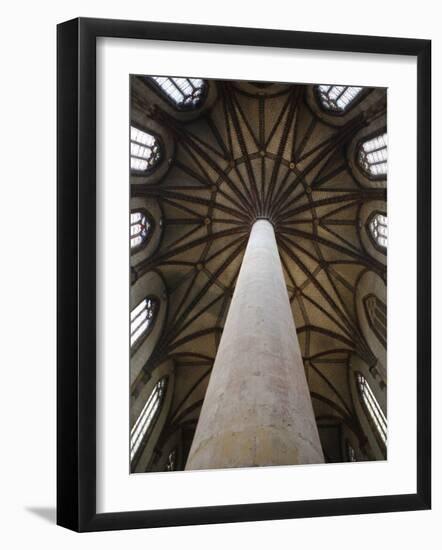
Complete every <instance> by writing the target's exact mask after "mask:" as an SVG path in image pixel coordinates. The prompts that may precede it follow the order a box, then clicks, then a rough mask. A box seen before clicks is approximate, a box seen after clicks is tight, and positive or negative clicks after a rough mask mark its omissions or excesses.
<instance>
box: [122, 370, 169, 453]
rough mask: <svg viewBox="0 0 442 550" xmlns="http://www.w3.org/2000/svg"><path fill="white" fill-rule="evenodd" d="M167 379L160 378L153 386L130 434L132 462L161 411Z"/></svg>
mask: <svg viewBox="0 0 442 550" xmlns="http://www.w3.org/2000/svg"><path fill="white" fill-rule="evenodd" d="M166 386H167V378H166V377H163V378H161V379H160V380H159V381H158V382H157V383H156V385H155V387H154V389H153V391H152V393H151V394H150V395H149V398H148V399H147V401H146V404H145V405H144V407H143V409H142V411H141V413H140V416H139V417H138V419H137V421H136V422H135V424H134V426H133V428H132V430H131V432H130V459H131V460H133V458H134V456H135V455H136V454H137V452H138V450H139V449H140V447H141V444H142V442H143V440H145V438H146V436H147V435H148V432H150V431H151V429H152V428H153V425H154V423H155V420H156V419H157V418H158V415H159V413H160V411H161V405H162V403H163V401H164V396H165V393H166Z"/></svg>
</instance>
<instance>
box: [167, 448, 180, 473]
mask: <svg viewBox="0 0 442 550" xmlns="http://www.w3.org/2000/svg"><path fill="white" fill-rule="evenodd" d="M176 459H177V451H176V449H173V451H170V453H169V454H168V456H167V463H166V467H165V471H166V472H173V471H174V470H176V462H177V460H176Z"/></svg>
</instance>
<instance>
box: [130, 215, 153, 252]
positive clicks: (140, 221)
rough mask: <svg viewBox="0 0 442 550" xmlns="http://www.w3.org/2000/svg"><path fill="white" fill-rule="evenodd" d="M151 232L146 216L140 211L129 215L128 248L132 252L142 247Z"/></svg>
mask: <svg viewBox="0 0 442 550" xmlns="http://www.w3.org/2000/svg"><path fill="white" fill-rule="evenodd" d="M151 230H152V227H151V223H150V221H149V219H148V216H147V215H146V214H145V213H144V212H142V211H136V212H131V213H130V248H131V250H134V249H136V248H139V247H140V246H141V245H143V244H144V243H145V242H146V241H147V238H148V237H149V234H150V231H151Z"/></svg>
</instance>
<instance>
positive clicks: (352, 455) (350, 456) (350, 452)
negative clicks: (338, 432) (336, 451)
mask: <svg viewBox="0 0 442 550" xmlns="http://www.w3.org/2000/svg"><path fill="white" fill-rule="evenodd" d="M346 448H347V460H348V461H349V462H357V459H356V451H355V450H354V448H353V447H352V446H351V445H350V443H349V442H348V441H347V444H346Z"/></svg>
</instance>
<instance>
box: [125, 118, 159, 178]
mask: <svg viewBox="0 0 442 550" xmlns="http://www.w3.org/2000/svg"><path fill="white" fill-rule="evenodd" d="M160 159H161V147H160V144H159V141H158V140H157V138H156V137H155V136H153V135H152V134H149V133H148V132H145V131H143V130H139V129H138V128H135V126H131V127H130V167H131V170H132V171H133V172H136V173H146V172H150V171H152V170H153V169H154V168H155V167H156V166H157V164H158V163H159V161H160Z"/></svg>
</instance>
